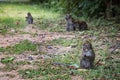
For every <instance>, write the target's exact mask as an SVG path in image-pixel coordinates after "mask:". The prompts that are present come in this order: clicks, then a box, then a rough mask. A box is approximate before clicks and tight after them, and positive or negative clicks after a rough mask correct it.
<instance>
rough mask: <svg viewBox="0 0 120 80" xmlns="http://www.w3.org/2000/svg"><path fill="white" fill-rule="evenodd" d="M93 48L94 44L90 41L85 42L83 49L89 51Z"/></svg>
mask: <svg viewBox="0 0 120 80" xmlns="http://www.w3.org/2000/svg"><path fill="white" fill-rule="evenodd" d="M91 49H92V45H91V44H90V43H89V42H86V43H84V44H83V51H86V52H87V51H89V50H91Z"/></svg>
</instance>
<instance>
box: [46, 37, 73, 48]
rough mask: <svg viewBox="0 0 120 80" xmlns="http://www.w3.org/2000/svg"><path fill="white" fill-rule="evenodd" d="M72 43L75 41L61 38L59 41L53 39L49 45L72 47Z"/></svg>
mask: <svg viewBox="0 0 120 80" xmlns="http://www.w3.org/2000/svg"><path fill="white" fill-rule="evenodd" d="M72 41H73V40H72V39H65V38H59V39H53V40H52V41H49V42H48V43H49V44H51V45H60V46H65V47H68V46H70V45H71V43H72Z"/></svg>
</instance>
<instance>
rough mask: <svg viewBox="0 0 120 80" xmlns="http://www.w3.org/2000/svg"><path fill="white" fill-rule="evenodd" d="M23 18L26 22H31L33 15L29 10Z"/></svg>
mask: <svg viewBox="0 0 120 80" xmlns="http://www.w3.org/2000/svg"><path fill="white" fill-rule="evenodd" d="M25 18H26V21H27V22H28V24H33V17H32V15H31V13H30V12H28V13H27V16H26V17H25Z"/></svg>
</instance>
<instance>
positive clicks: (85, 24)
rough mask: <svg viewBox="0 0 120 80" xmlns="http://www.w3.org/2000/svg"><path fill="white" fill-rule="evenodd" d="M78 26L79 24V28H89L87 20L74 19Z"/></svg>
mask: <svg viewBox="0 0 120 80" xmlns="http://www.w3.org/2000/svg"><path fill="white" fill-rule="evenodd" d="M74 23H75V24H76V26H78V30H79V31H80V30H88V26H87V23H86V22H85V21H74Z"/></svg>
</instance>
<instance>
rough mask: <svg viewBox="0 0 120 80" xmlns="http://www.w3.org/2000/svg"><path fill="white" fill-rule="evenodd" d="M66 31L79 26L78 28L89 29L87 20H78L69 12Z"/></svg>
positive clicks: (73, 29)
mask: <svg viewBox="0 0 120 80" xmlns="http://www.w3.org/2000/svg"><path fill="white" fill-rule="evenodd" d="M65 19H66V23H67V25H66V31H75V30H76V29H77V28H78V30H79V31H80V30H88V26H87V23H86V22H85V21H79V20H78V21H76V20H74V19H73V17H72V16H71V15H70V14H67V15H66V17H65Z"/></svg>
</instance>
